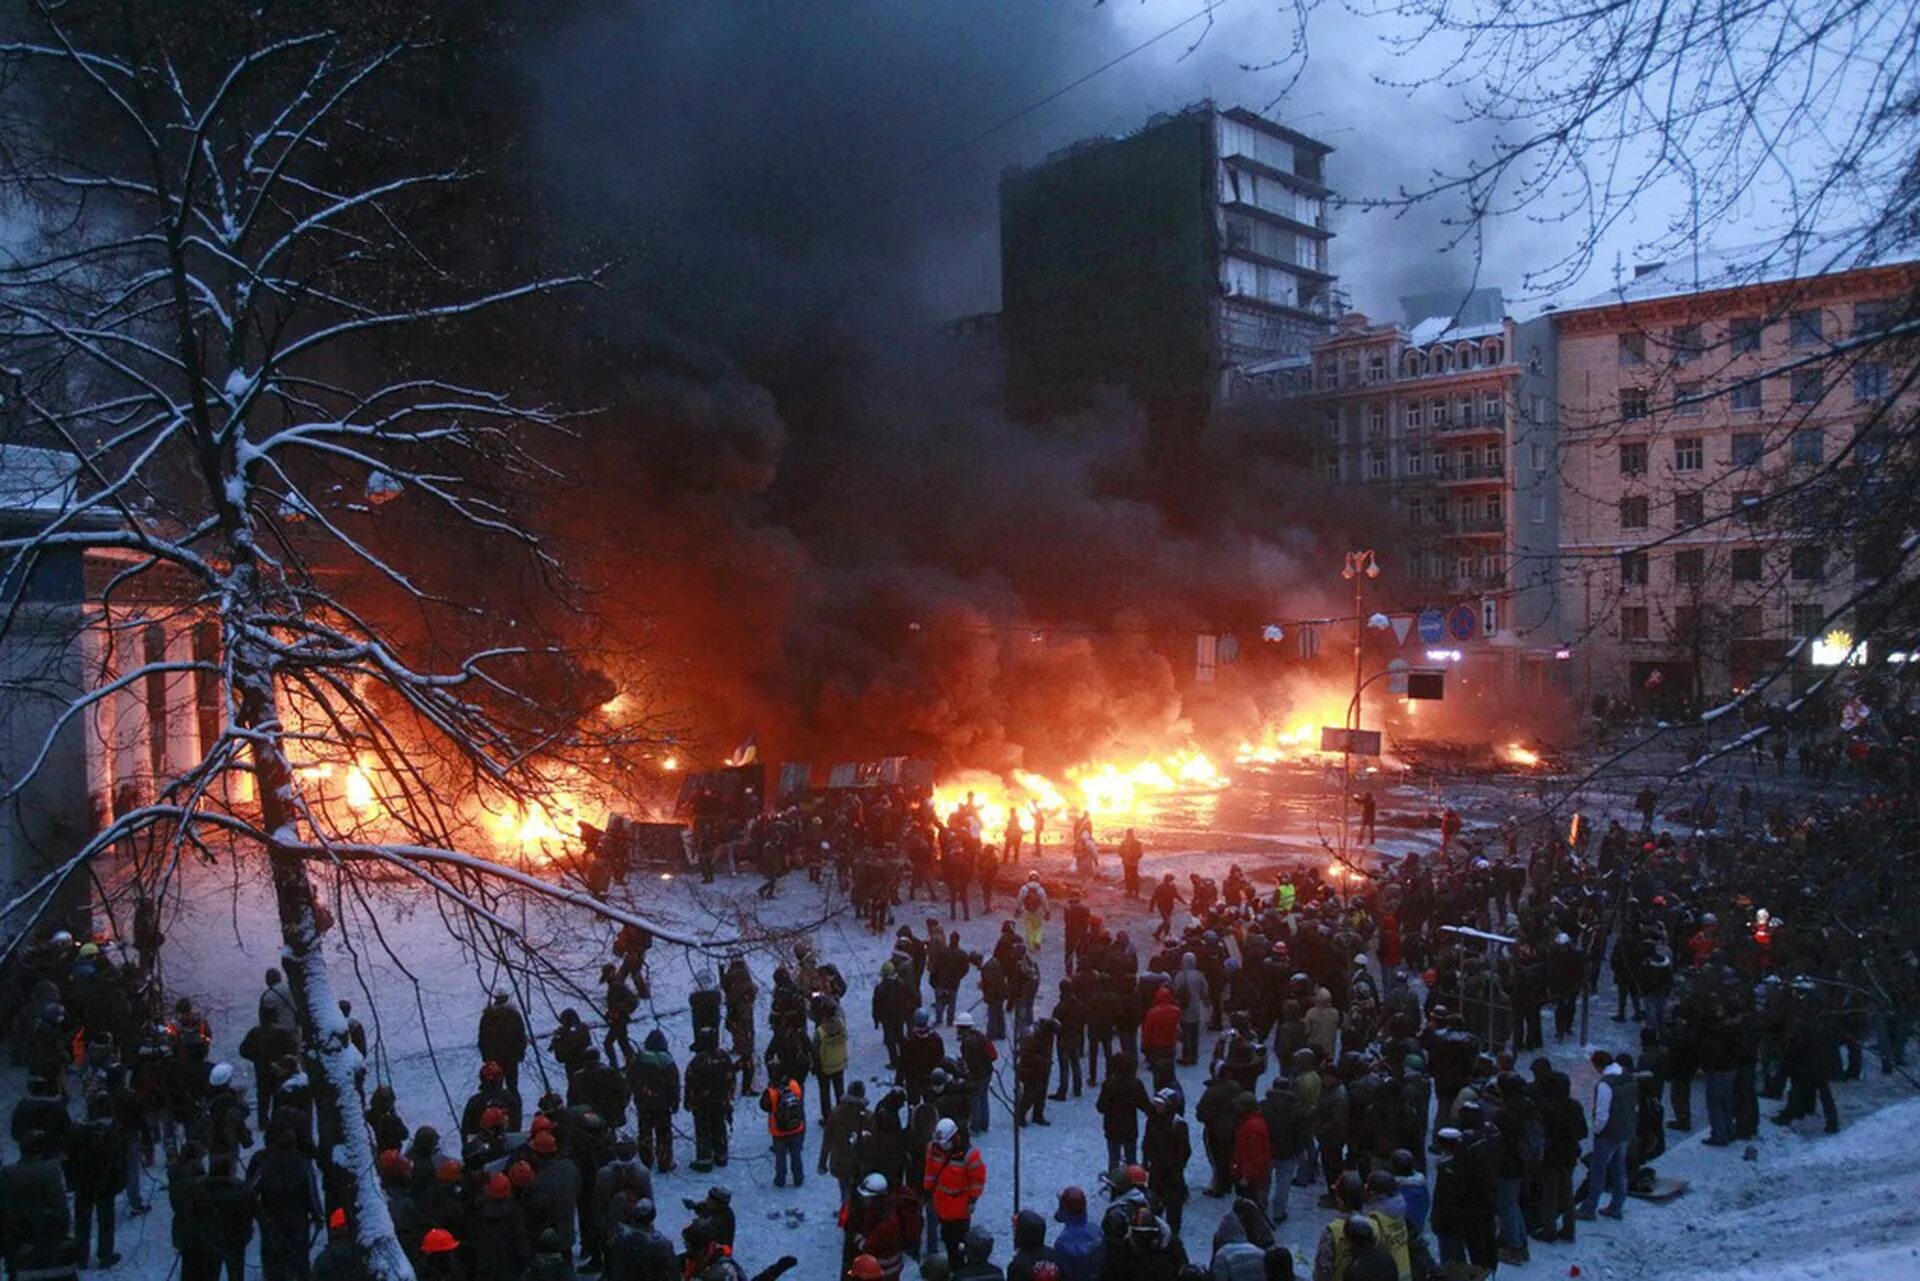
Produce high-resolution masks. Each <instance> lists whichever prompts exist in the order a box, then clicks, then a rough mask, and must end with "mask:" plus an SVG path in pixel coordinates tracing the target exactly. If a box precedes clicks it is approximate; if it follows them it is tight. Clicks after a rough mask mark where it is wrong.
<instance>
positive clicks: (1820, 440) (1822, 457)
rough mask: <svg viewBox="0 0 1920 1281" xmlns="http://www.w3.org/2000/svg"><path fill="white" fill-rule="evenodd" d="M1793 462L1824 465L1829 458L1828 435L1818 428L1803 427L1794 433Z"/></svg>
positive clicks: (1792, 438)
mask: <svg viewBox="0 0 1920 1281" xmlns="http://www.w3.org/2000/svg"><path fill="white" fill-rule="evenodd" d="M1791 440H1792V443H1793V461H1794V462H1796V463H1822V462H1825V461H1826V458H1827V437H1826V433H1825V432H1823V431H1821V430H1820V429H1819V428H1818V427H1802V428H1800V429H1799V430H1798V431H1796V432H1794V433H1793V436H1792V437H1791Z"/></svg>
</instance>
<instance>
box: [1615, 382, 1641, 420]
mask: <svg viewBox="0 0 1920 1281" xmlns="http://www.w3.org/2000/svg"><path fill="white" fill-rule="evenodd" d="M1646 416H1647V389H1646V388H1645V387H1622V388H1621V389H1620V417H1621V418H1622V419H1623V420H1625V421H1627V422H1632V421H1633V420H1634V419H1636V418H1645V417H1646Z"/></svg>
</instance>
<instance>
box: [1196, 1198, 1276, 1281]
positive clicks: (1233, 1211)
mask: <svg viewBox="0 0 1920 1281" xmlns="http://www.w3.org/2000/svg"><path fill="white" fill-rule="evenodd" d="M1274 1240H1275V1238H1274V1235H1273V1225H1272V1224H1270V1223H1269V1222H1268V1221H1267V1216H1266V1213H1265V1211H1263V1210H1262V1209H1261V1208H1260V1207H1259V1206H1257V1205H1255V1204H1254V1203H1253V1202H1251V1201H1249V1200H1247V1199H1246V1198H1245V1197H1235V1198H1234V1201H1233V1204H1232V1205H1231V1206H1229V1207H1227V1211H1226V1213H1225V1214H1222V1215H1221V1216H1220V1223H1219V1225H1218V1226H1217V1227H1215V1228H1214V1230H1213V1258H1212V1261H1211V1264H1210V1271H1211V1274H1212V1276H1213V1278H1214V1281H1263V1278H1265V1276H1266V1257H1267V1251H1268V1250H1269V1249H1270V1248H1272V1246H1273V1244H1274Z"/></svg>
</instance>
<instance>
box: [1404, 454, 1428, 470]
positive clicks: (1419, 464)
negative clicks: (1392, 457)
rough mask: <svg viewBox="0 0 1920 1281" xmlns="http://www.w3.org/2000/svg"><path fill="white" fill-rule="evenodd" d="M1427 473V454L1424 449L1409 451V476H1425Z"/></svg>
mask: <svg viewBox="0 0 1920 1281" xmlns="http://www.w3.org/2000/svg"><path fill="white" fill-rule="evenodd" d="M1426 471H1427V454H1426V451H1425V450H1423V449H1409V450H1408V451H1407V475H1409V476H1423V475H1425V474H1426Z"/></svg>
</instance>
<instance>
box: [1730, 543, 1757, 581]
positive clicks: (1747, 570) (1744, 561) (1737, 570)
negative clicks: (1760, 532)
mask: <svg viewBox="0 0 1920 1281" xmlns="http://www.w3.org/2000/svg"><path fill="white" fill-rule="evenodd" d="M1766 559H1767V558H1766V553H1764V552H1762V551H1761V550H1760V549H1759V548H1758V547H1736V548H1734V549H1733V551H1732V553H1731V554H1730V555H1729V556H1728V558H1727V562H1728V568H1729V569H1730V570H1731V571H1732V574H1733V581H1734V582H1736V583H1757V582H1759V581H1760V575H1761V573H1762V571H1763V570H1764V569H1765V567H1766Z"/></svg>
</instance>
